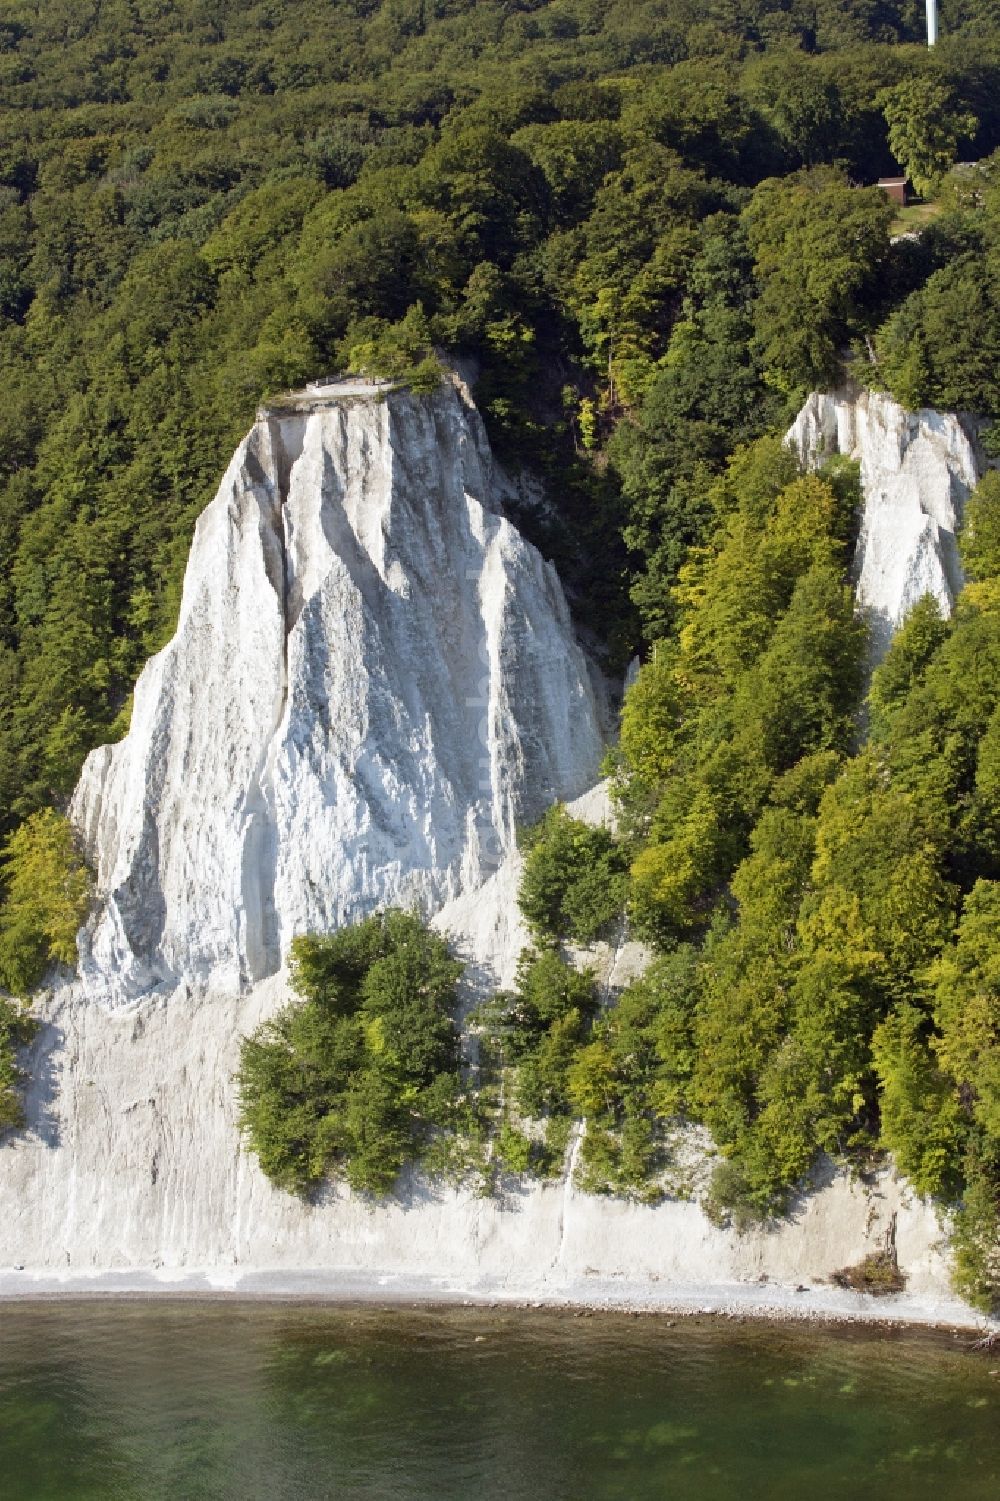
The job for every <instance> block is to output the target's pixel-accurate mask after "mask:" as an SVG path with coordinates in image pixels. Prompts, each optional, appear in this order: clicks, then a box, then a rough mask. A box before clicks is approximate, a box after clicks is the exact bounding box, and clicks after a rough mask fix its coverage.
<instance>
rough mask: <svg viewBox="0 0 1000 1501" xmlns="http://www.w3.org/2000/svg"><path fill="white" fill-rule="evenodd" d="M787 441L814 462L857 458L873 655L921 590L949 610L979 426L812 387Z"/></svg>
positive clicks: (859, 557)
mask: <svg viewBox="0 0 1000 1501" xmlns="http://www.w3.org/2000/svg"><path fill="white" fill-rule="evenodd" d="M786 441H787V442H788V443H789V445H790V446H791V447H792V448H793V449H794V450H795V452H796V453H797V455H798V457H799V459H800V460H801V462H802V463H803V464H805V465H807V466H815V465H816V464H818V463H820V462H822V461H823V460H824V459H826V458H830V457H831V456H832V455H834V454H844V455H845V456H846V457H848V458H851V459H856V460H857V461H859V463H860V467H861V488H862V491H863V494H864V509H863V513H862V517H861V530H860V534H859V537H858V546H857V552H856V556H855V587H856V591H857V600H858V604H859V606H860V607H861V608H862V609H863V610H864V611H865V613H866V615H867V617H868V621H869V626H870V629H871V633H872V647H873V653H874V655H875V656H876V657H881V656H883V655H884V654H885V651H886V649H887V647H888V645H889V641H890V639H891V637H892V633H893V631H894V630H895V629H896V627H897V626H898V625H900V624H901V623H902V621H903V619H904V618H905V616H906V614H907V613H908V611H909V610H910V609H911V608H912V607H913V605H915V604H916V602H917V600H918V599H920V598H922V597H923V595H925V594H931V595H933V596H934V598H935V599H936V600H937V601H938V603H939V605H940V606H941V609H942V611H943V613H944V614H945V615H949V614H950V613H951V608H952V605H953V603H954V599H955V596H956V594H957V593H958V591H959V589H960V588H961V586H962V569H961V564H960V562H959V558H958V549H957V547H956V544H955V533H956V531H957V529H958V527H959V525H960V524H961V519H962V510H963V507H964V505H965V501H966V498H967V496H968V495H969V492H970V491H971V490H972V489H973V488H974V486H975V485H976V483H977V482H978V480H979V478H980V475H981V473H982V455H981V453H980V451H979V448H978V445H977V442H976V437H975V432H974V429H973V427H972V425H971V424H969V423H967V422H964V421H963V420H962V419H961V418H959V417H957V416H955V415H954V414H953V413H948V412H935V411H930V410H922V411H918V412H910V411H907V410H906V408H905V407H901V406H900V405H899V403H898V402H896V401H893V400H892V398H891V397H890V396H887V395H885V394H883V393H882V392H878V391H865V390H860V389H848V390H844V391H838V392H831V393H825V392H817V391H814V392H813V393H812V395H810V396H809V397H808V399H807V400H806V402H805V405H804V406H803V408H802V410H801V411H800V412H799V415H798V416H797V417H796V419H795V422H794V423H793V425H792V427H791V429H790V430H789V433H788V436H787V439H786Z"/></svg>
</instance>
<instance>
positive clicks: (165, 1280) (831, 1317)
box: [0, 1269, 1000, 1338]
mask: <svg viewBox="0 0 1000 1501" xmlns="http://www.w3.org/2000/svg"><path fill="white" fill-rule="evenodd" d="M157 1301H161V1302H186V1301H190V1302H213V1303H235V1304H238V1303H243V1304H252V1303H261V1302H264V1303H295V1304H316V1305H320V1304H327V1305H337V1306H355V1307H367V1308H377V1307H397V1308H401V1307H411V1308H441V1309H444V1308H478V1309H493V1310H497V1309H520V1310H523V1311H525V1312H538V1311H546V1312H565V1313H572V1314H577V1315H579V1314H590V1315H593V1314H603V1313H607V1314H626V1315H630V1316H635V1317H661V1318H697V1317H702V1318H707V1317H712V1318H716V1319H719V1320H723V1319H731V1320H735V1321H738V1322H747V1321H760V1322H762V1323H781V1324H812V1325H815V1326H817V1327H821V1326H824V1325H826V1326H835V1327H844V1326H856V1327H859V1328H879V1327H881V1328H892V1329H932V1330H933V1329H936V1330H939V1331H945V1332H949V1333H955V1334H958V1333H967V1334H969V1335H973V1336H976V1337H977V1338H982V1337H984V1336H986V1335H989V1334H992V1333H997V1332H1000V1321H998V1320H996V1319H990V1318H989V1317H988V1316H987V1315H985V1314H977V1312H976V1310H975V1309H972V1308H970V1307H968V1306H967V1305H965V1304H963V1303H960V1302H959V1301H958V1299H947V1300H944V1299H939V1298H929V1297H926V1296H923V1297H921V1296H918V1295H909V1294H907V1293H905V1292H904V1293H896V1294H888V1295H885V1296H882V1297H876V1296H873V1295H872V1294H870V1293H857V1292H852V1291H850V1290H849V1289H844V1288H838V1287H833V1286H822V1285H813V1286H812V1287H805V1286H799V1287H791V1286H788V1285H785V1284H781V1283H761V1282H756V1283H749V1284H748V1283H704V1284H700V1283H699V1284H670V1285H667V1286H664V1287H663V1288H662V1289H660V1288H653V1287H650V1286H649V1285H648V1284H647V1285H642V1286H640V1285H637V1284H634V1283H632V1284H625V1285H623V1286H620V1287H616V1286H614V1285H613V1284H612V1285H609V1284H608V1282H607V1281H601V1282H600V1283H598V1284H596V1285H593V1286H581V1285H579V1284H569V1285H564V1286H561V1287H551V1286H550V1287H541V1288H538V1287H535V1288H533V1287H530V1286H524V1285H521V1286H509V1285H496V1286H490V1285H484V1284H482V1283H480V1284H477V1285H470V1286H465V1285H462V1284H461V1283H459V1282H457V1281H452V1280H450V1279H445V1278H440V1279H435V1278H432V1277H416V1276H412V1275H408V1276H401V1275H398V1274H390V1273H386V1274H378V1273H372V1274H364V1275H359V1274H358V1273H356V1272H343V1273H337V1272H334V1271H332V1270H317V1271H280V1270H268V1271H264V1270H261V1271H255V1272H243V1273H237V1272H235V1270H234V1269H226V1270H221V1269H213V1270H204V1271H190V1272H178V1273H176V1274H173V1273H166V1272H164V1271H149V1272H136V1271H135V1270H134V1269H129V1270H127V1271H126V1270H122V1271H111V1270H108V1271H104V1272H95V1273H94V1274H93V1275H92V1276H81V1275H80V1274H78V1273H77V1274H74V1275H72V1276H66V1277H60V1276H58V1275H53V1274H51V1273H34V1272H28V1271H18V1270H12V1271H5V1272H0V1304H4V1303H60V1302H123V1303H125V1302H129V1303H131V1302H157Z"/></svg>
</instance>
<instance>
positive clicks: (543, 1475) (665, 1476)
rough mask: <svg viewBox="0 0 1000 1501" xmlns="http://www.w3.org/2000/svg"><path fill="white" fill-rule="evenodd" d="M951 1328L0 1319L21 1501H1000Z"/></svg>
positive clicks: (67, 1308) (380, 1318)
mask: <svg viewBox="0 0 1000 1501" xmlns="http://www.w3.org/2000/svg"><path fill="white" fill-rule="evenodd" d="M967 1340H968V1336H967V1335H964V1336H963V1337H962V1341H958V1340H955V1339H953V1338H952V1337H951V1336H949V1335H944V1334H927V1333H910V1332H896V1331H883V1330H847V1329H840V1328H814V1327H787V1326H775V1325H767V1324H753V1323H744V1324H736V1323H731V1322H725V1321H719V1322H716V1321H712V1320H710V1319H681V1320H677V1321H668V1320H665V1319H662V1318H658V1317H651V1318H628V1317H625V1316H621V1315H610V1314H595V1315H591V1316H574V1315H573V1314H570V1313H554V1312H549V1311H531V1312H528V1311H525V1310H503V1311H493V1310H486V1309H465V1308H463V1309H446V1308H435V1309H412V1310H411V1309H408V1308H407V1309H400V1308H384V1309H379V1308H354V1307H344V1306H305V1305H298V1304H295V1305H293V1304H280V1303H277V1304H276V1303H255V1304H251V1303H215V1302H195V1301H188V1302H174V1303H166V1302H162V1303H152V1302H91V1303H85V1302H79V1303H77V1302H60V1303H46V1304H29V1303H22V1304H17V1303H9V1304H5V1305H0V1492H2V1494H3V1496H4V1498H5V1501H84V1498H86V1501H160V1498H163V1501H166V1498H170V1501H176V1498H183V1501H230V1498H231V1501H257V1498H260V1501H264V1498H267V1501H325V1498H337V1501H361V1498H364V1501H369V1498H371V1501H376V1498H377V1501H451V1498H454V1501H467V1498H472V1497H476V1498H497V1501H500V1498H502V1501H556V1498H558V1501H583V1498H588V1501H589V1498H595V1501H598V1498H609V1501H610V1498H619V1497H620V1498H624V1501H645V1498H650V1501H653V1498H657V1501H667V1498H669V1501H695V1498H697V1501H723V1498H727V1501H728V1498H731V1497H733V1496H740V1497H743V1498H745V1497H761V1498H763V1497H768V1498H774V1501H781V1498H786V1497H787V1498H788V1501H793V1498H794V1501H802V1498H803V1497H808V1498H809V1501H826V1498H830V1501H833V1498H837V1501H841V1498H844V1497H848V1496H852V1495H867V1496H871V1497H878V1498H879V1501H894V1498H897V1497H898V1498H899V1501H904V1498H905V1501H919V1498H922V1497H934V1498H935V1501H941V1498H943V1497H947V1498H949V1501H978V1498H980V1497H982V1498H984V1501H985V1498H987V1497H989V1498H990V1501H995V1497H996V1496H997V1495H998V1494H1000V1376H998V1375H996V1374H991V1372H994V1371H995V1370H996V1368H997V1367H998V1366H1000V1358H998V1357H996V1356H993V1357H988V1356H987V1357H984V1356H980V1355H971V1354H969V1353H967V1352H966V1350H965V1349H964V1348H963V1346H964V1344H965V1343H966V1342H967Z"/></svg>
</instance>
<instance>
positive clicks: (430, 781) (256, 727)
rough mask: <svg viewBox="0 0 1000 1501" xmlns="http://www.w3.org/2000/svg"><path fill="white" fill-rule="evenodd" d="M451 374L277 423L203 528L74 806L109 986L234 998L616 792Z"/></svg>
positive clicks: (89, 946)
mask: <svg viewBox="0 0 1000 1501" xmlns="http://www.w3.org/2000/svg"><path fill="white" fill-rule="evenodd" d="M499 484H500V481H499V477H498V475H497V473H496V471H495V467H494V464H493V460H492V457H491V454H490V450H489V446H488V444H487V441H486V437H485V434H484V432H483V428H482V425H481V423H480V420H479V418H478V415H477V414H476V412H475V409H474V408H473V407H472V404H471V400H470V399H469V398H468V395H467V393H466V392H465V390H464V388H463V387H462V386H461V385H460V383H458V382H457V381H454V382H448V383H445V384H444V385H442V387H441V389H440V391H439V392H437V393H436V394H434V395H433V396H423V397H418V396H414V395H411V394H409V393H406V392H395V393H387V392H379V391H376V390H375V389H374V388H371V387H368V386H365V385H362V384H355V385H341V386H330V387H325V388H322V389H321V390H316V389H311V390H310V391H309V392H307V393H304V394H303V395H302V396H301V397H298V398H295V399H293V400H292V401H290V402H288V403H287V404H283V405H282V407H281V408H280V409H271V410H268V409H265V410H264V411H262V412H261V413H260V414H258V420H257V422H256V424H255V425H254V427H253V429H252V430H251V432H250V433H249V434H248V436H247V437H246V438H245V439H244V441H243V442H242V443H241V444H240V447H239V448H238V449H237V451H236V453H235V455H234V456H233V459H232V462H231V463H230V465H229V468H228V469H227V471H226V474H225V477H224V479H223V481H222V484H221V486H220V489H219V492H218V494H217V496H216V497H215V499H214V500H213V501H212V503H211V504H210V505H209V506H208V507H207V509H206V510H205V512H204V513H203V514H202V516H201V518H200V519H199V522H198V525H197V528H196V532H195V538H194V544H193V547H192V550H191V556H190V559H189V562H188V568H187V574H186V577H185V582H184V594H183V602H182V605H181V612H180V620H179V623H178V627H177V633H176V635H175V636H174V638H173V640H172V641H171V642H170V644H169V645H168V646H167V647H166V648H165V649H164V650H163V651H162V652H161V653H159V655H158V656H156V657H154V658H153V659H152V660H151V661H150V662H149V663H148V664H147V666H146V668H145V669H144V671H143V673H142V676H141V677H140V679H139V682H138V685H137V687H136V691H135V702H134V710H133V714H132V722H131V729H130V731H129V734H128V736H127V737H126V739H125V740H123V741H122V742H121V743H120V744H118V745H114V746H105V747H102V748H101V749H99V750H97V751H95V752H94V753H93V754H92V755H91V756H90V757H89V759H88V761H87V763H86V765H85V767H84V770H83V774H82V777H81V780H80V783H79V786H78V788H77V791H76V794H75V796H74V799H73V804H72V808H71V816H72V818H73V819H74V821H75V823H76V825H77V827H78V828H79V830H80V832H81V834H82V836H83V840H84V844H85V847H86V849H87V852H88V854H89V857H90V860H91V863H92V864H93V866H94V868H95V870H96V872H97V890H98V896H99V909H98V912H97V916H96V918H95V919H94V920H93V921H92V923H91V926H90V928H89V930H88V932H87V933H86V934H85V935H84V937H83V942H82V945H81V955H82V958H81V974H82V977H83V980H84V983H85V984H86V986H87V989H88V991H89V992H90V993H92V994H94V995H100V996H101V997H102V998H104V999H105V1000H108V1001H110V1002H112V1003H113V1002H115V1001H123V1000H127V999H130V998H132V997H134V996H137V995H139V994H142V993H143V992H145V991H148V990H150V989H154V988H156V989H163V990H164V991H165V990H167V989H170V988H173V987H174V986H175V985H176V984H177V983H178V982H179V981H187V982H188V983H189V984H191V985H193V986H195V987H198V988H200V987H202V986H207V985H212V986H213V987H214V988H223V989H228V990H233V989H234V988H235V989H243V988H245V987H246V986H248V985H250V984H253V983H254V982H256V981H258V980H260V979H262V978H263V977H266V976H267V975H269V974H272V973H274V972H275V971H277V970H278V969H279V967H280V965H281V963H282V961H283V959H284V957H285V955H286V954H287V950H288V945H289V942H290V940H291V938H292V937H293V936H294V935H295V934H296V933H298V932H302V931H305V930H308V929H328V928H331V927H333V926H335V925H337V924H339V923H342V922H344V921H348V920H351V919H353V918H355V917H357V916H359V915H361V914H362V913H364V912H365V911H368V910H371V909H372V908H373V907H375V906H377V905H379V904H384V903H390V902H392V903H403V904H408V903H411V902H417V903H419V904H420V905H422V906H423V907H424V908H425V909H427V910H430V909H431V908H434V907H437V906H440V905H441V904H442V903H444V902H446V901H448V900H452V899H454V898H456V897H458V896H460V895H461V894H462V893H464V892H468V891H471V890H473V889H474V888H475V887H477V886H479V885H480V884H481V883H482V882H483V881H484V880H486V879H487V878H488V877H489V875H490V874H491V872H492V871H494V870H496V869H497V868H498V867H499V866H500V864H501V862H502V861H503V859H504V857H505V855H506V854H507V853H508V851H509V850H510V849H511V847H512V846H513V844H514V831H515V825H516V824H517V823H520V822H523V821H525V820H528V819H531V818H534V817H537V816H538V815H540V813H541V812H542V811H543V810H544V808H545V807H546V806H547V805H548V804H549V803H551V802H552V801H553V799H556V798H566V797H573V796H575V795H577V794H578V793H580V792H582V791H583V790H584V789H585V788H586V787H587V786H589V785H590V783H591V782H593V780H594V779H595V775H596V771H597V766H598V762H599V760H600V755H601V751H602V748H603V735H602V721H601V705H600V702H599V698H598V695H597V692H596V690H595V684H594V682H593V681H592V673H591V669H590V668H589V666H588V663H587V662H586V660H585V658H584V656H583V654H582V652H581V650H580V648H579V646H578V645H577V642H576V640H575V637H574V634H573V630H572V626H571V622H570V617H569V612H568V609H567V606H566V602H565V599H564V597H563V594H562V590H561V587H560V585H559V581H558V578H557V577H556V574H555V571H554V570H553V568H552V567H551V565H549V564H547V563H545V562H544V561H543V559H542V557H541V556H540V554H539V553H538V552H537V551H536V550H535V549H534V548H533V547H532V546H530V545H529V544H528V543H527V542H526V541H525V540H524V539H523V538H522V537H521V536H520V534H519V533H518V532H517V531H516V530H515V529H514V528H513V527H512V526H511V525H510V523H509V522H508V521H506V520H505V519H504V517H503V515H502V514H501V513H500V510H499V507H498V503H497V500H496V495H497V492H498V489H499Z"/></svg>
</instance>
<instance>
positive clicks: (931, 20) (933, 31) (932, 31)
mask: <svg viewBox="0 0 1000 1501" xmlns="http://www.w3.org/2000/svg"><path fill="white" fill-rule="evenodd" d="M936 41H937V0H927V45H928V47H933V46H934V43H935V42H936Z"/></svg>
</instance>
